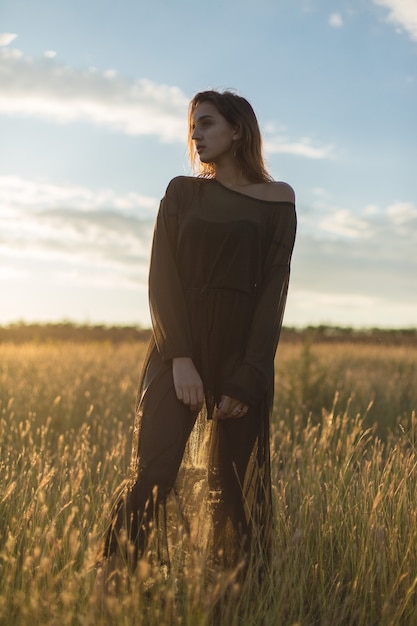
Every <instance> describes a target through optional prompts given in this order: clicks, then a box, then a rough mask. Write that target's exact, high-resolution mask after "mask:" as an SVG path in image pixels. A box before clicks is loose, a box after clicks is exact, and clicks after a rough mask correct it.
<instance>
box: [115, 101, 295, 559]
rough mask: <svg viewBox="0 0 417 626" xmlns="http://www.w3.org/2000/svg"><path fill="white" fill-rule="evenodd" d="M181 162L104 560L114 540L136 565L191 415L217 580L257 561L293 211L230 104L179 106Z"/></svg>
mask: <svg viewBox="0 0 417 626" xmlns="http://www.w3.org/2000/svg"><path fill="white" fill-rule="evenodd" d="M189 149H190V156H191V160H192V163H193V164H195V163H196V162H197V164H198V168H199V174H200V175H199V176H198V177H185V176H182V177H177V178H174V179H173V180H172V181H171V182H170V184H169V185H168V188H167V190H166V194H165V196H164V198H163V200H162V201H161V205H160V209H159V213H158V217H157V221H156V226H155V231H154V240H153V246H152V255H151V265H150V273H149V302H150V310H151V317H152V325H153V336H152V340H151V345H150V348H149V352H148V356H147V358H146V362H145V366H144V370H143V374H142V378H141V382H140V385H139V391H138V400H137V411H136V422H135V440H134V446H133V468H134V477H133V480H132V483H131V485H130V487H129V489H128V490H127V491H126V493H125V494H124V495H123V497H122V499H121V500H120V501H119V503H118V505H117V507H116V511H115V515H114V519H113V523H112V525H111V528H110V530H109V532H108V535H107V541H106V547H105V552H106V555H107V556H111V555H115V554H116V553H117V552H120V550H121V548H122V545H121V544H122V540H121V537H122V536H124V537H125V539H126V538H127V539H128V540H129V542H130V544H131V545H133V546H134V561H136V560H137V559H138V558H140V557H141V556H142V555H143V553H144V550H145V548H146V545H147V540H148V536H149V528H150V525H151V522H152V520H155V518H157V512H158V510H159V508H160V506H159V505H161V504H163V503H165V501H166V498H167V496H168V494H169V492H170V491H171V490H172V488H173V486H174V483H175V481H176V478H177V476H178V471H179V468H180V465H181V462H182V461H183V460H184V451H185V449H186V444H187V441H188V440H189V437H190V434H191V432H192V430H193V427H194V425H195V422H196V419H197V417H198V416H199V415H200V418H199V424H200V426H201V424H202V423H203V424H206V425H207V430H208V431H209V445H208V448H207V454H206V457H205V458H204V459H202V458H201V455H200V465H201V464H204V465H205V466H206V469H207V483H208V487H209V495H208V509H209V511H210V518H211V521H212V528H211V531H210V545H211V554H212V555H213V561H214V562H215V563H220V565H221V566H222V567H228V566H234V565H236V563H237V562H238V561H240V559H242V558H243V559H244V560H245V559H246V561H247V560H248V557H249V556H251V557H253V556H254V554H255V553H254V550H252V548H253V546H255V545H256V546H257V555H256V558H257V559H258V557H260V558H261V559H264V558H265V557H266V556H267V554H268V551H269V545H270V539H271V524H272V508H271V506H272V505H271V486H270V461H269V418H270V413H271V407H272V400H273V384H274V356H275V351H276V348H277V344H278V339H279V334H280V329H281V323H282V316H283V312H284V306H285V300H286V294H287V287H288V279H289V271H290V259H291V254H292V250H293V245H294V239H295V231H296V215H295V206H294V202H295V200H294V192H293V190H292V189H291V187H290V186H289V185H287V184H285V183H281V182H273V180H272V178H271V177H270V176H269V174H268V173H267V171H266V169H265V167H264V163H263V159H262V153H261V136H260V132H259V127H258V123H257V120H256V117H255V114H254V112H253V109H252V107H251V106H250V104H249V103H248V102H247V101H246V100H245V99H244V98H242V97H240V96H238V95H235V94H234V93H231V92H224V93H219V92H216V91H205V92H201V93H198V94H197V95H196V96H195V97H194V98H193V100H192V101H191V103H190V107H189ZM204 450H205V448H204ZM188 452H189V451H188ZM188 452H187V455H188ZM188 456H189V455H188ZM196 513H197V515H199V514H200V511H197V512H196ZM259 549H260V550H259Z"/></svg>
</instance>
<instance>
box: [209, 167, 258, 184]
mask: <svg viewBox="0 0 417 626" xmlns="http://www.w3.org/2000/svg"><path fill="white" fill-rule="evenodd" d="M214 177H215V178H216V179H217V180H218V181H219V183H221V184H222V185H224V186H225V187H230V188H232V189H233V188H235V187H245V186H247V185H250V184H252V183H251V182H250V181H249V180H248V179H247V178H245V176H244V175H243V173H242V170H241V169H240V168H239V167H237V166H236V165H235V163H227V164H224V165H218V164H215V165H214Z"/></svg>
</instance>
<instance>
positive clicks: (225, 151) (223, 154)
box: [192, 102, 238, 164]
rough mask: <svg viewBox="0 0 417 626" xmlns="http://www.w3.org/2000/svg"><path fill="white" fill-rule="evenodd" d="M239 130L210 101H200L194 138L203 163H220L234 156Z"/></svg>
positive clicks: (194, 117) (196, 111) (195, 114)
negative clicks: (234, 146) (234, 142)
mask: <svg viewBox="0 0 417 626" xmlns="http://www.w3.org/2000/svg"><path fill="white" fill-rule="evenodd" d="M237 138H238V132H237V130H236V129H235V128H233V126H231V125H230V124H229V122H228V121H227V120H226V119H225V118H224V117H223V115H221V114H220V113H219V111H218V110H217V109H216V107H215V106H214V105H213V104H211V103H210V102H200V104H198V105H197V107H196V109H195V111H194V116H193V134H192V139H193V141H194V143H195V147H196V150H197V152H198V156H199V157H200V161H202V163H217V164H218V163H219V162H221V161H224V160H225V159H228V158H232V157H233V141H234V140H235V139H237Z"/></svg>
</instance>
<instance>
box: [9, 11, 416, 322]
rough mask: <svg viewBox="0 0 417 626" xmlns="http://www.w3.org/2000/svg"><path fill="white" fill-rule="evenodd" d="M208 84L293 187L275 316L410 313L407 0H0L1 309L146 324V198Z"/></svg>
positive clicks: (173, 160) (348, 318)
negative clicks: (237, 102)
mask: <svg viewBox="0 0 417 626" xmlns="http://www.w3.org/2000/svg"><path fill="white" fill-rule="evenodd" d="M212 88H215V89H220V90H222V89H234V90H235V91H236V92H237V93H239V94H241V95H243V96H245V97H246V98H247V99H248V100H249V101H250V102H251V103H252V105H253V107H254V109H255V111H256V113H257V117H258V120H259V124H260V127H261V131H262V134H263V138H264V145H265V157H266V162H267V165H268V168H269V171H270V173H271V174H272V176H273V177H274V178H275V179H276V180H284V181H286V182H288V183H289V184H291V185H292V186H293V188H294V189H295V192H296V197H297V213H298V233H297V241H296V246H295V249H294V255H293V262H292V276H291V285H290V290H289V296H288V303H287V309H286V314H285V318H284V324H285V325H286V326H297V327H305V326H307V325H318V324H329V325H337V326H350V327H356V328H367V327H368V328H369V327H372V328H375V327H384V328H388V327H389V328H395V327H412V326H416V321H417V252H416V250H417V113H416V112H417V1H416V0H350V1H349V0H346V1H343V0H223V1H221V0H212V2H204V3H199V2H195V0H194V1H190V0H152V2H150V1H149V0H118V2H114V1H111V2H110V1H109V0H71V1H67V0H37V2H33V0H0V294H1V296H0V303H1V304H0V324H9V323H13V322H18V321H20V322H21V321H24V322H27V323H30V322H60V321H64V320H68V321H73V322H76V323H88V324H106V325H113V324H121V325H140V326H145V327H146V326H149V324H150V321H149V319H150V318H149V313H148V305H147V274H148V263H149V253H150V246H151V239H152V230H153V225H154V221H155V217H156V213H157V210H158V205H159V202H160V199H161V198H162V196H163V195H164V192H165V189H166V186H167V184H168V182H169V180H170V179H171V178H173V177H174V176H177V175H184V174H185V175H190V174H192V172H191V170H190V167H189V164H188V160H187V152H186V134H187V125H186V115H187V107H188V102H189V100H190V99H191V98H192V96H193V95H194V94H195V93H196V92H197V91H201V90H205V89H212Z"/></svg>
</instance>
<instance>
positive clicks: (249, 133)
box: [188, 91, 272, 183]
mask: <svg viewBox="0 0 417 626" xmlns="http://www.w3.org/2000/svg"><path fill="white" fill-rule="evenodd" d="M201 102H210V103H211V104H213V105H214V106H215V107H216V109H217V110H218V111H219V113H220V114H221V115H222V116H223V117H224V118H225V119H226V121H227V122H229V124H230V125H231V126H233V127H235V128H236V127H237V128H239V129H240V137H239V138H238V139H236V141H235V155H236V159H237V160H238V161H239V163H240V167H241V170H242V174H243V175H244V176H245V178H247V179H248V180H249V181H250V182H253V183H264V182H270V181H272V177H271V176H270V175H269V174H268V172H267V170H266V167H265V163H264V159H263V156H262V137H261V132H260V130H259V125H258V120H257V119H256V115H255V112H254V110H253V108H252V106H251V105H250V104H249V102H248V101H247V100H246V99H245V98H242V96H238V95H237V94H234V93H233V92H231V91H223V92H219V91H200V92H199V93H197V94H196V95H195V96H194V98H193V99H192V100H191V102H190V105H189V108H188V151H189V154H190V161H191V166H192V167H193V170H194V171H196V172H197V173H198V174H199V175H200V176H202V177H205V178H213V177H214V174H215V169H214V165H213V163H202V162H201V161H200V160H199V158H198V154H197V152H196V149H195V145H194V142H193V140H192V134H193V124H194V113H195V110H196V108H197V106H198V105H199V104H200V103H201Z"/></svg>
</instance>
